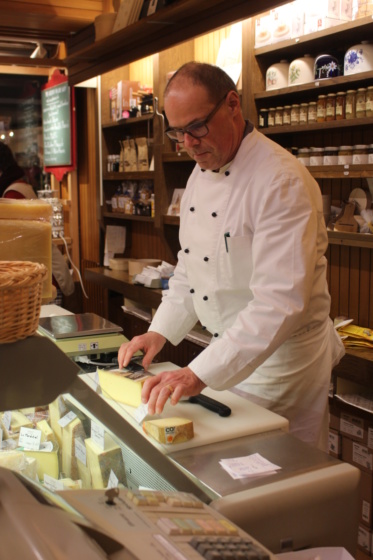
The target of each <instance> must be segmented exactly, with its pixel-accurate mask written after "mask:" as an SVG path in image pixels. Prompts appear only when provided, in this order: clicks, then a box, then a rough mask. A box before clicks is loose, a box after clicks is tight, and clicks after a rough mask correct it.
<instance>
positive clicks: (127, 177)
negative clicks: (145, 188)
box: [102, 171, 154, 181]
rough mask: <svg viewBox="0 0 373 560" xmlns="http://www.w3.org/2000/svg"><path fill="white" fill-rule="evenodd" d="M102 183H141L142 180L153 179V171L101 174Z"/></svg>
mask: <svg viewBox="0 0 373 560" xmlns="http://www.w3.org/2000/svg"><path fill="white" fill-rule="evenodd" d="M102 178H103V180H104V181H134V180H137V181H143V180H144V179H154V171H124V172H121V171H113V172H111V173H107V172H106V173H104V174H103V177H102Z"/></svg>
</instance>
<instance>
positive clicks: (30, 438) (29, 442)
mask: <svg viewBox="0 0 373 560" xmlns="http://www.w3.org/2000/svg"><path fill="white" fill-rule="evenodd" d="M40 440H41V430H35V429H34V428H25V427H22V428H21V429H20V431H19V439H18V446H19V447H23V448H24V449H28V450H29V451H38V450H39V448H40Z"/></svg>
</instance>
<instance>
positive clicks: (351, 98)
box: [346, 89, 356, 119]
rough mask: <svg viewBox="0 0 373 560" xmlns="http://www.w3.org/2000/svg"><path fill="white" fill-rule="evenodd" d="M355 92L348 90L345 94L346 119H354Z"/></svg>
mask: <svg viewBox="0 0 373 560" xmlns="http://www.w3.org/2000/svg"><path fill="white" fill-rule="evenodd" d="M355 111H356V91H355V90H354V89H348V90H347V93H346V119H354V118H355V115H356V112H355Z"/></svg>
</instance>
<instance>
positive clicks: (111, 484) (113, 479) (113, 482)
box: [107, 470, 119, 488]
mask: <svg viewBox="0 0 373 560" xmlns="http://www.w3.org/2000/svg"><path fill="white" fill-rule="evenodd" d="M118 483H119V480H118V478H117V476H116V474H115V472H114V471H113V470H111V471H110V475H109V480H108V483H107V487H108V488H116V487H117V486H118Z"/></svg>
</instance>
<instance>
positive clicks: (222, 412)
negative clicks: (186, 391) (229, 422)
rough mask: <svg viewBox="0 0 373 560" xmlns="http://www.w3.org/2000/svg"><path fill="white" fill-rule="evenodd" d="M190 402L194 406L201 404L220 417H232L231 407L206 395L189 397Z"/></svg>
mask: <svg viewBox="0 0 373 560" xmlns="http://www.w3.org/2000/svg"><path fill="white" fill-rule="evenodd" d="M188 401H189V402H190V403H194V404H200V405H201V406H203V407H204V408H207V409H208V410H211V411H212V412H216V413H217V414H219V416H230V414H231V412H232V411H231V409H230V408H229V406H227V405H225V404H223V403H221V402H219V401H216V400H215V399H212V398H211V397H207V396H206V395H196V396H194V397H189V399H188Z"/></svg>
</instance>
